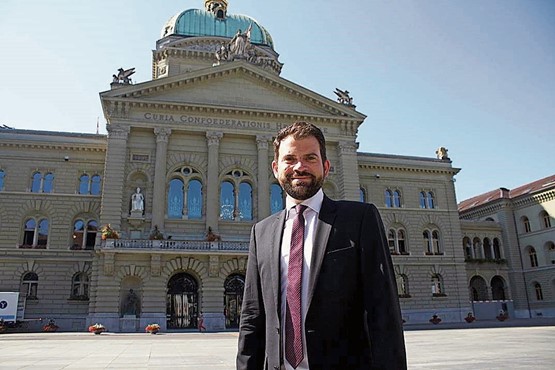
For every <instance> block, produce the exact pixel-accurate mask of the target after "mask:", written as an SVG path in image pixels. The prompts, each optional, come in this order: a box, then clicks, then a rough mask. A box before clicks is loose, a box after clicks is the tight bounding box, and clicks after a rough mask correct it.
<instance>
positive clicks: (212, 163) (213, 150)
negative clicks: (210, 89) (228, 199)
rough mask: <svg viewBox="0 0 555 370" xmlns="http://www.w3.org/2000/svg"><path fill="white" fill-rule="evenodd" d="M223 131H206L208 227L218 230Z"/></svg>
mask: <svg viewBox="0 0 555 370" xmlns="http://www.w3.org/2000/svg"><path fill="white" fill-rule="evenodd" d="M223 136H224V134H223V133H222V132H214V131H209V132H207V133H206V141H207V144H208V178H207V184H206V228H207V229H208V227H211V228H212V231H214V232H215V233H217V232H218V219H219V215H220V202H219V196H218V195H219V191H218V189H219V188H220V181H219V176H218V174H219V171H220V170H219V148H220V140H221V138H222V137H223Z"/></svg>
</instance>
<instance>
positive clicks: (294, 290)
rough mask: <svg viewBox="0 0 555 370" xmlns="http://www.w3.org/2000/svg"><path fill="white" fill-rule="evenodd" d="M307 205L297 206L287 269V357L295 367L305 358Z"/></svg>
mask: <svg viewBox="0 0 555 370" xmlns="http://www.w3.org/2000/svg"><path fill="white" fill-rule="evenodd" d="M306 208H307V207H306V206H305V205H302V204H298V205H297V206H296V209H297V216H296V217H295V219H294V220H293V231H292V233H291V250H290V251H289V267H288V270H287V298H286V304H287V306H286V312H285V358H286V359H287V361H288V362H289V363H290V364H291V366H293V368H294V369H296V368H297V366H299V364H300V363H301V361H302V360H303V338H302V312H301V285H302V276H303V254H304V253H303V245H304V217H303V212H304V211H305V210H306Z"/></svg>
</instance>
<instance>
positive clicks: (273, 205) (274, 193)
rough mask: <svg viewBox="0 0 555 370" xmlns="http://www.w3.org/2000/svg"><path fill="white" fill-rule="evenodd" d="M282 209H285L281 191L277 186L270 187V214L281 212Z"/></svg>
mask: <svg viewBox="0 0 555 370" xmlns="http://www.w3.org/2000/svg"><path fill="white" fill-rule="evenodd" d="M283 208H285V202H284V200H283V189H282V188H281V186H279V184H272V185H270V212H271V213H272V214H274V213H276V212H279V211H281V210H282V209H283Z"/></svg>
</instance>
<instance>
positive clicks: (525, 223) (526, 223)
mask: <svg viewBox="0 0 555 370" xmlns="http://www.w3.org/2000/svg"><path fill="white" fill-rule="evenodd" d="M520 220H521V221H522V227H523V228H524V232H525V233H529V232H530V231H532V228H531V227H530V220H529V219H528V217H526V216H522V218H521V219H520Z"/></svg>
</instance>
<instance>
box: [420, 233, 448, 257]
mask: <svg viewBox="0 0 555 370" xmlns="http://www.w3.org/2000/svg"><path fill="white" fill-rule="evenodd" d="M422 236H423V240H424V252H425V253H426V254H427V255H433V254H435V255H443V247H442V245H441V239H440V235H439V231H438V230H435V229H431V230H424V232H423V233H422Z"/></svg>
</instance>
